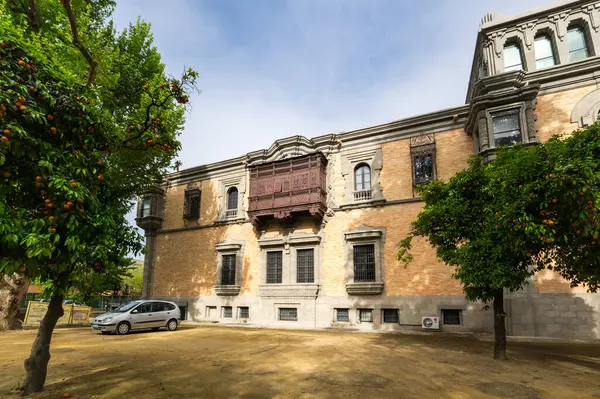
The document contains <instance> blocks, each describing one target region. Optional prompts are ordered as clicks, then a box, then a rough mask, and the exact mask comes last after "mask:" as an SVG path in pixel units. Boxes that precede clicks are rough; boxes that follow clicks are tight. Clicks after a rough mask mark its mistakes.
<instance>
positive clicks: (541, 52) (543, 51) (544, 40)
mask: <svg viewBox="0 0 600 399" xmlns="http://www.w3.org/2000/svg"><path fill="white" fill-rule="evenodd" d="M555 64H556V60H555V59H554V50H553V49H552V41H551V40H550V36H548V35H546V34H544V35H539V36H536V38H535V69H542V68H548V67H551V66H553V65H555Z"/></svg>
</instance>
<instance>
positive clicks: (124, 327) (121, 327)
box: [117, 321, 131, 335]
mask: <svg viewBox="0 0 600 399" xmlns="http://www.w3.org/2000/svg"><path fill="white" fill-rule="evenodd" d="M130 329H131V327H130V326H129V323H127V322H125V321H122V322H120V323H119V324H117V334H119V335H125V334H127V333H128V332H129V330H130Z"/></svg>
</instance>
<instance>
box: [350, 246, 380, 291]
mask: <svg viewBox="0 0 600 399" xmlns="http://www.w3.org/2000/svg"><path fill="white" fill-rule="evenodd" d="M373 281H375V244H365V245H355V246H354V282H355V283H363V282H373Z"/></svg>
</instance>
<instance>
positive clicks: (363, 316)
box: [358, 309, 373, 323]
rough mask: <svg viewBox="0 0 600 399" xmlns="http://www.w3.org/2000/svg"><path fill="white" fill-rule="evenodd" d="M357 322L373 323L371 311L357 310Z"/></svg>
mask: <svg viewBox="0 0 600 399" xmlns="http://www.w3.org/2000/svg"><path fill="white" fill-rule="evenodd" d="M358 321H360V322H361V323H372V322H373V309H359V310H358Z"/></svg>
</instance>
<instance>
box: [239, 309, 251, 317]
mask: <svg viewBox="0 0 600 399" xmlns="http://www.w3.org/2000/svg"><path fill="white" fill-rule="evenodd" d="M238 315H239V316H238V317H239V318H240V319H249V318H250V308H249V307H248V306H240V307H238Z"/></svg>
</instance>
